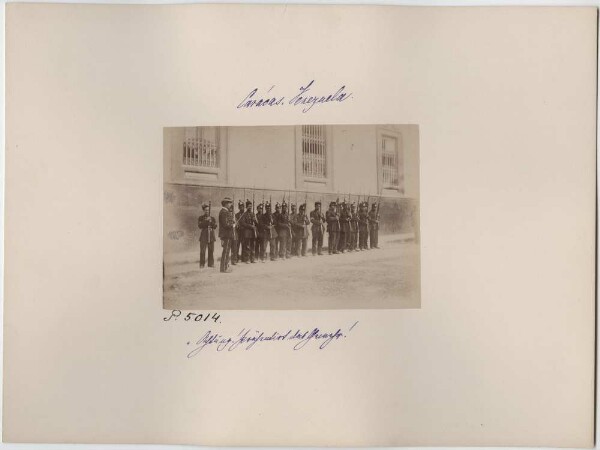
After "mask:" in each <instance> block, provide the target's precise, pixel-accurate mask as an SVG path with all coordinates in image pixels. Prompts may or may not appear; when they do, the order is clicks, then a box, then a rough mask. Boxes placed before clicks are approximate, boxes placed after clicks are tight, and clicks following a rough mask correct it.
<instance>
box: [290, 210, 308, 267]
mask: <svg viewBox="0 0 600 450" xmlns="http://www.w3.org/2000/svg"><path fill="white" fill-rule="evenodd" d="M309 224H310V221H309V220H308V217H307V216H306V204H305V203H303V204H302V205H300V212H298V214H296V216H295V217H294V222H293V225H294V234H293V235H294V240H295V241H296V242H295V245H294V248H295V249H296V256H300V255H302V256H306V244H307V242H308V225H309Z"/></svg>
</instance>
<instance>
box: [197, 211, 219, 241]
mask: <svg viewBox="0 0 600 450" xmlns="http://www.w3.org/2000/svg"><path fill="white" fill-rule="evenodd" d="M198 228H200V239H199V241H200V242H215V241H216V239H215V229H216V228H217V221H216V220H215V218H214V217H211V216H204V215H202V216H200V217H198Z"/></svg>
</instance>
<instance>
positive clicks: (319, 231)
mask: <svg viewBox="0 0 600 450" xmlns="http://www.w3.org/2000/svg"><path fill="white" fill-rule="evenodd" d="M310 223H312V254H313V256H315V255H317V254H318V255H322V254H323V253H322V251H323V227H324V226H325V216H324V215H323V213H322V212H321V202H315V209H314V210H313V211H311V213H310Z"/></svg>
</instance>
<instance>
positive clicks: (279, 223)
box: [273, 212, 292, 238]
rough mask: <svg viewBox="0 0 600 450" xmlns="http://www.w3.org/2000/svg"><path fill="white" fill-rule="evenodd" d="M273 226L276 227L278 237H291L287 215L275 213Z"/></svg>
mask: <svg viewBox="0 0 600 450" xmlns="http://www.w3.org/2000/svg"><path fill="white" fill-rule="evenodd" d="M273 216H274V218H275V226H276V227H277V234H278V236H279V237H283V236H287V237H288V238H291V237H292V230H291V225H290V216H289V215H288V213H281V212H279V213H277V212H276V213H275V214H274V215H273Z"/></svg>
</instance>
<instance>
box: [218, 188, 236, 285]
mask: <svg viewBox="0 0 600 450" xmlns="http://www.w3.org/2000/svg"><path fill="white" fill-rule="evenodd" d="M221 205H222V206H223V207H222V208H221V211H220V212H219V238H221V247H223V253H222V254H221V272H224V273H229V272H231V268H230V267H229V253H230V252H231V251H232V250H233V249H232V248H231V244H232V242H233V240H234V239H235V238H236V236H235V218H234V216H233V204H232V201H231V199H230V198H229V197H225V198H224V199H223V200H222V201H221Z"/></svg>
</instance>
